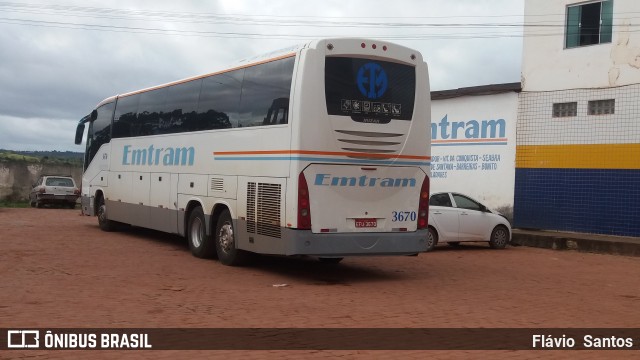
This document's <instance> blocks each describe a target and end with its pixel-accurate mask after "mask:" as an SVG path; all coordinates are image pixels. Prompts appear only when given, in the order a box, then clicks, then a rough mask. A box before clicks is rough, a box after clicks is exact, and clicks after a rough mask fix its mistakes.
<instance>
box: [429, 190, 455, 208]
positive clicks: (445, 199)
mask: <svg viewBox="0 0 640 360" xmlns="http://www.w3.org/2000/svg"><path fill="white" fill-rule="evenodd" d="M429 205H433V206H446V207H452V206H453V205H452V204H451V198H449V194H448V193H447V194H435V195H432V196H431V198H430V199H429Z"/></svg>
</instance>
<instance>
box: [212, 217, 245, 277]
mask: <svg viewBox="0 0 640 360" xmlns="http://www.w3.org/2000/svg"><path fill="white" fill-rule="evenodd" d="M215 239H216V253H218V260H220V262H221V263H222V264H224V265H229V266H240V265H245V264H246V263H247V262H248V261H249V257H250V254H249V253H248V252H246V251H244V250H240V249H238V248H237V242H236V238H235V232H234V229H233V220H232V219H231V213H229V210H225V211H223V212H222V214H220V217H219V218H218V223H217V224H216V232H215Z"/></svg>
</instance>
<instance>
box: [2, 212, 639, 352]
mask: <svg viewBox="0 0 640 360" xmlns="http://www.w3.org/2000/svg"><path fill="white" fill-rule="evenodd" d="M0 249H1V250H2V251H0V279H1V280H0V321H1V323H2V324H3V325H2V327H6V328H23V329H24V328H30V327H41V328H75V327H82V328H125V327H144V328H155V327H158V328H198V327H200V328H226V327H230V328H396V327H398V328H406V327H408V328H440V327H447V328H457V327H464V328H481V327H486V328H623V327H628V328H634V327H635V328H637V327H639V324H640V311H638V306H640V258H637V257H636V258H634V257H624V256H612V255H597V254H586V253H578V252H573V251H553V250H546V249H536V248H526V247H509V248H507V249H505V250H492V249H489V248H488V246H486V245H484V244H479V245H475V246H474V245H466V246H462V247H461V248H456V249H454V248H450V247H447V246H439V247H437V248H436V251H434V252H432V253H427V254H421V255H420V256H417V257H406V256H403V257H356V258H346V259H345V260H344V261H343V262H342V263H341V264H339V265H328V264H321V263H319V262H318V261H316V260H315V259H312V258H284V257H261V258H259V259H258V260H257V261H256V262H255V264H253V265H252V266H249V267H240V268H235V267H227V266H224V265H221V264H220V263H219V262H217V261H215V260H203V259H198V258H195V257H193V256H192V255H191V254H190V252H189V249H188V246H187V244H186V242H185V241H184V240H183V239H181V238H180V237H177V236H173V235H166V234H162V233H158V232H154V231H149V230H144V229H137V228H132V229H130V230H128V231H123V232H112V233H107V232H102V231H101V230H100V229H99V228H98V225H97V220H96V218H95V217H85V216H81V215H80V214H79V210H78V209H75V210H67V209H49V208H45V209H5V208H0ZM274 285H280V286H274ZM637 341H638V342H639V344H638V345H640V339H638V340H637ZM638 351H640V346H638V347H637V348H636V350H634V351H617V352H591V351H590V352H586V351H580V357H581V358H594V359H596V358H603V357H615V358H623V357H625V358H626V357H628V358H631V357H633V356H637V355H638ZM124 355H126V356H127V357H133V358H154V359H155V358H183V357H189V358H200V357H201V358H216V357H225V358H237V357H242V358H248V359H262V358H292V359H294V358H295V359H297V358H336V357H344V358H354V357H355V358H425V357H430V358H436V359H448V358H470V357H471V358H478V357H480V358H484V357H490V358H495V359H501V358H519V359H521V358H524V359H527V358H536V359H537V358H541V357H552V358H567V359H569V358H575V357H576V356H577V353H576V352H575V351H542V352H541V351H518V352H514V351H491V352H486V351H485V352H478V351H466V352H465V351H398V352H395V351H311V350H309V351H250V352H249V351H211V352H201V351H189V352H186V353H184V352H176V351H129V352H123V351H119V352H118V351H100V352H96V351H93V352H86V351H7V350H4V351H3V350H0V358H51V357H60V358H83V359H84V358H87V357H90V358H95V357H104V358H120V357H122V356H124Z"/></svg>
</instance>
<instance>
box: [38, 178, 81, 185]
mask: <svg viewBox="0 0 640 360" xmlns="http://www.w3.org/2000/svg"><path fill="white" fill-rule="evenodd" d="M45 185H47V186H65V187H73V186H74V185H73V180H71V179H69V178H58V177H53V178H47V182H46V184H45Z"/></svg>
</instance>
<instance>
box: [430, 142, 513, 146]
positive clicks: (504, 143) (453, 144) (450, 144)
mask: <svg viewBox="0 0 640 360" xmlns="http://www.w3.org/2000/svg"><path fill="white" fill-rule="evenodd" d="M467 145H507V143H506V142H482V143H463V142H459V143H449V144H431V146H467Z"/></svg>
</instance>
